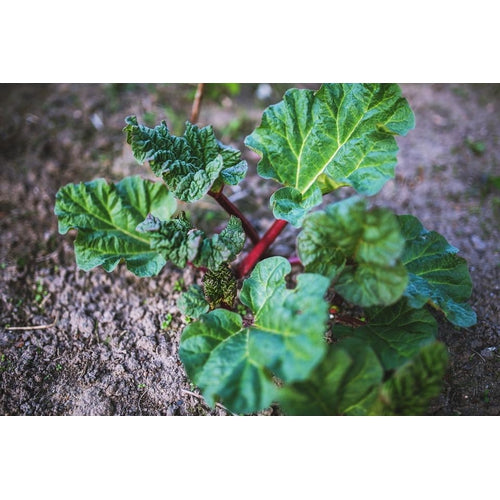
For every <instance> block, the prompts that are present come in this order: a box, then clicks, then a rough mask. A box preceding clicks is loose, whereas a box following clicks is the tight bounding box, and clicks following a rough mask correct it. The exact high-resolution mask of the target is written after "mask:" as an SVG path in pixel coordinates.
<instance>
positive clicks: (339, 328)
mask: <svg viewBox="0 0 500 500" xmlns="http://www.w3.org/2000/svg"><path fill="white" fill-rule="evenodd" d="M365 313H366V325H363V326H359V327H357V328H350V327H347V326H344V325H335V326H334V327H333V335H334V336H335V337H337V338H346V337H352V338H356V339H359V340H361V341H363V342H365V343H366V344H367V345H369V346H370V347H371V348H372V349H373V350H374V351H375V352H376V353H377V355H378V357H379V358H380V360H381V362H382V365H383V366H384V368H385V369H386V370H392V369H395V368H397V367H398V366H400V365H401V364H403V363H405V362H406V361H407V360H408V359H410V358H411V357H413V356H414V355H415V354H416V353H417V352H418V351H419V350H420V349H421V347H422V346H425V345H427V344H430V343H432V342H434V340H435V339H436V334H437V323H436V320H435V319H434V317H433V316H432V315H431V314H430V313H429V312H428V311H426V310H425V309H413V308H412V307H410V306H409V305H408V302H407V300H406V299H405V298H403V299H401V300H400V301H399V302H397V303H396V304H393V305H392V306H388V307H374V308H370V309H367V310H366V311H365Z"/></svg>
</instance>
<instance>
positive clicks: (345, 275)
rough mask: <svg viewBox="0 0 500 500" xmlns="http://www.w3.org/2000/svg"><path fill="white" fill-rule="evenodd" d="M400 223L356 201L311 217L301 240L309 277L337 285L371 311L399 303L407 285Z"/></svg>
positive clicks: (344, 293)
mask: <svg viewBox="0 0 500 500" xmlns="http://www.w3.org/2000/svg"><path fill="white" fill-rule="evenodd" d="M403 247H404V239H403V237H402V236H401V231H400V228H399V224H398V220H397V218H396V216H395V215H394V214H393V213H392V212H390V211H389V210H386V209H382V208H374V209H371V210H367V208H366V202H365V201H364V200H363V199H361V198H358V197H352V198H348V199H346V200H343V201H341V202H338V203H334V204H332V205H329V206H328V207H327V208H326V209H325V211H317V212H314V213H312V214H309V215H308V216H307V217H306V218H305V220H304V227H303V230H302V231H301V233H300V234H299V236H298V238H297V248H298V253H299V256H300V259H301V261H302V263H303V264H304V265H305V269H306V271H307V272H314V273H319V274H322V275H324V276H327V277H328V278H330V279H333V280H335V290H336V291H337V292H338V293H339V294H340V295H342V296H343V297H344V298H345V299H346V300H348V301H349V302H352V303H354V304H357V305H360V306H363V307H368V306H373V305H389V304H392V303H394V302H396V301H397V300H398V299H399V298H400V297H401V295H402V294H403V292H404V290H405V289H406V286H407V283H408V277H407V272H406V270H405V268H404V266H403V265H402V263H401V262H400V260H399V257H400V255H401V253H402V251H403Z"/></svg>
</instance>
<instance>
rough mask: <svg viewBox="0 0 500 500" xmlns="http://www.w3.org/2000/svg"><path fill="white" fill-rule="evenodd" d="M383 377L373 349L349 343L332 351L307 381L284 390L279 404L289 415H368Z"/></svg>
mask: <svg viewBox="0 0 500 500" xmlns="http://www.w3.org/2000/svg"><path fill="white" fill-rule="evenodd" d="M383 374H384V370H383V369H382V366H381V365H380V362H379V360H378V358H377V356H376V354H375V353H374V352H373V350H372V349H371V348H370V347H369V346H367V345H365V344H364V343H363V342H362V341H358V340H356V339H346V340H343V341H341V342H338V343H337V344H334V345H332V346H330V347H329V350H328V353H327V354H326V356H325V358H324V359H323V360H322V361H321V363H319V364H318V366H317V367H316V368H315V369H314V371H313V372H312V373H311V375H310V376H309V378H308V379H307V380H306V381H304V382H297V383H295V384H291V385H289V386H285V387H284V388H283V389H282V390H280V392H279V396H278V401H279V403H280V405H281V407H282V408H283V410H284V412H285V413H286V414H288V415H311V416H324V415H368V414H369V413H370V411H371V409H372V407H373V405H374V404H375V402H376V400H377V396H378V391H379V387H380V384H381V382H382V377H383Z"/></svg>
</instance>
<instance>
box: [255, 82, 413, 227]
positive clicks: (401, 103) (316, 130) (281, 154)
mask: <svg viewBox="0 0 500 500" xmlns="http://www.w3.org/2000/svg"><path fill="white" fill-rule="evenodd" d="M414 125H415V119H414V115H413V112H412V111H411V109H410V107H409V105H408V102H407V101H406V99H404V98H403V97H401V90H400V88H399V87H398V86H397V85H395V84H324V85H322V87H321V88H320V89H319V90H318V91H316V92H313V91H311V90H298V89H291V90H289V91H288V92H287V93H286V94H285V96H284V98H283V101H281V102H279V103H278V104H275V105H272V106H270V107H269V108H267V109H266V111H265V112H264V114H263V117H262V123H261V124H260V126H259V127H258V128H257V129H256V130H255V131H254V132H253V133H252V134H251V135H250V136H248V137H247V138H246V140H245V144H246V145H247V146H248V147H249V148H251V149H253V150H254V151H256V152H257V153H258V154H259V155H261V156H262V159H261V160H260V162H259V165H258V173H259V175H261V176H262V177H264V178H266V179H268V178H270V179H274V180H276V181H278V182H279V183H281V184H283V185H284V186H285V187H286V188H287V189H286V191H285V192H282V193H280V191H278V192H276V193H275V195H274V197H273V198H272V200H271V202H272V205H273V211H274V215H275V217H276V218H281V219H285V220H288V221H289V222H290V223H292V224H293V225H295V226H300V225H301V222H302V218H303V216H304V215H305V213H306V212H307V210H309V209H310V208H311V205H314V203H316V202H317V200H318V199H320V198H321V193H323V194H324V193H326V192H329V191H332V190H333V189H336V188H338V187H341V186H351V187H353V188H354V189H355V190H356V191H357V192H359V193H360V194H364V195H373V194H375V193H377V192H378V191H379V190H380V189H381V188H382V186H383V185H384V184H385V182H386V181H387V180H388V179H390V178H392V177H393V176H394V166H395V164H396V153H397V151H398V146H397V143H396V140H395V139H394V137H393V136H394V135H405V134H406V133H407V132H408V131H409V130H410V129H412V128H413V127H414ZM278 193H280V194H278ZM312 199H313V200H315V201H314V203H313V202H312V201H311V200H312ZM316 204H317V203H316ZM292 206H293V207H294V208H292Z"/></svg>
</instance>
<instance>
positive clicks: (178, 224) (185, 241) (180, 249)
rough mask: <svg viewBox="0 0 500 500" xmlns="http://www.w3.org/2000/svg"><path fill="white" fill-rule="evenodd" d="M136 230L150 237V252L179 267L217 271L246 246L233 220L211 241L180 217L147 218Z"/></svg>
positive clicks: (239, 226)
mask: <svg viewBox="0 0 500 500" xmlns="http://www.w3.org/2000/svg"><path fill="white" fill-rule="evenodd" d="M137 230H138V231H139V232H142V233H145V234H149V235H150V238H151V246H152V248H154V249H155V250H156V251H157V252H159V253H160V254H161V255H163V257H164V258H165V259H167V260H170V261H171V262H173V263H174V264H175V265H176V266H179V267H185V266H186V264H187V263H188V262H192V263H193V264H195V265H196V266H200V267H207V268H208V269H214V270H215V269H218V267H219V266H220V265H221V264H222V263H223V262H228V261H232V260H234V259H235V258H236V256H237V255H238V253H239V252H241V250H242V249H243V245H244V243H245V233H244V231H243V227H242V225H241V221H240V219H238V218H237V217H233V216H231V217H230V220H229V222H228V224H227V226H226V228H225V229H223V230H222V231H221V233H220V234H215V235H213V236H212V237H210V238H208V237H206V235H205V233H204V232H203V231H201V230H199V229H195V228H193V226H192V225H191V223H190V222H189V220H188V219H187V218H186V216H185V215H184V214H183V213H181V214H179V216H178V217H176V218H174V219H171V220H169V221H162V220H160V219H159V218H158V217H154V216H153V215H151V214H149V215H148V216H147V218H146V219H145V220H144V221H143V222H142V223H141V224H139V225H138V226H137Z"/></svg>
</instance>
